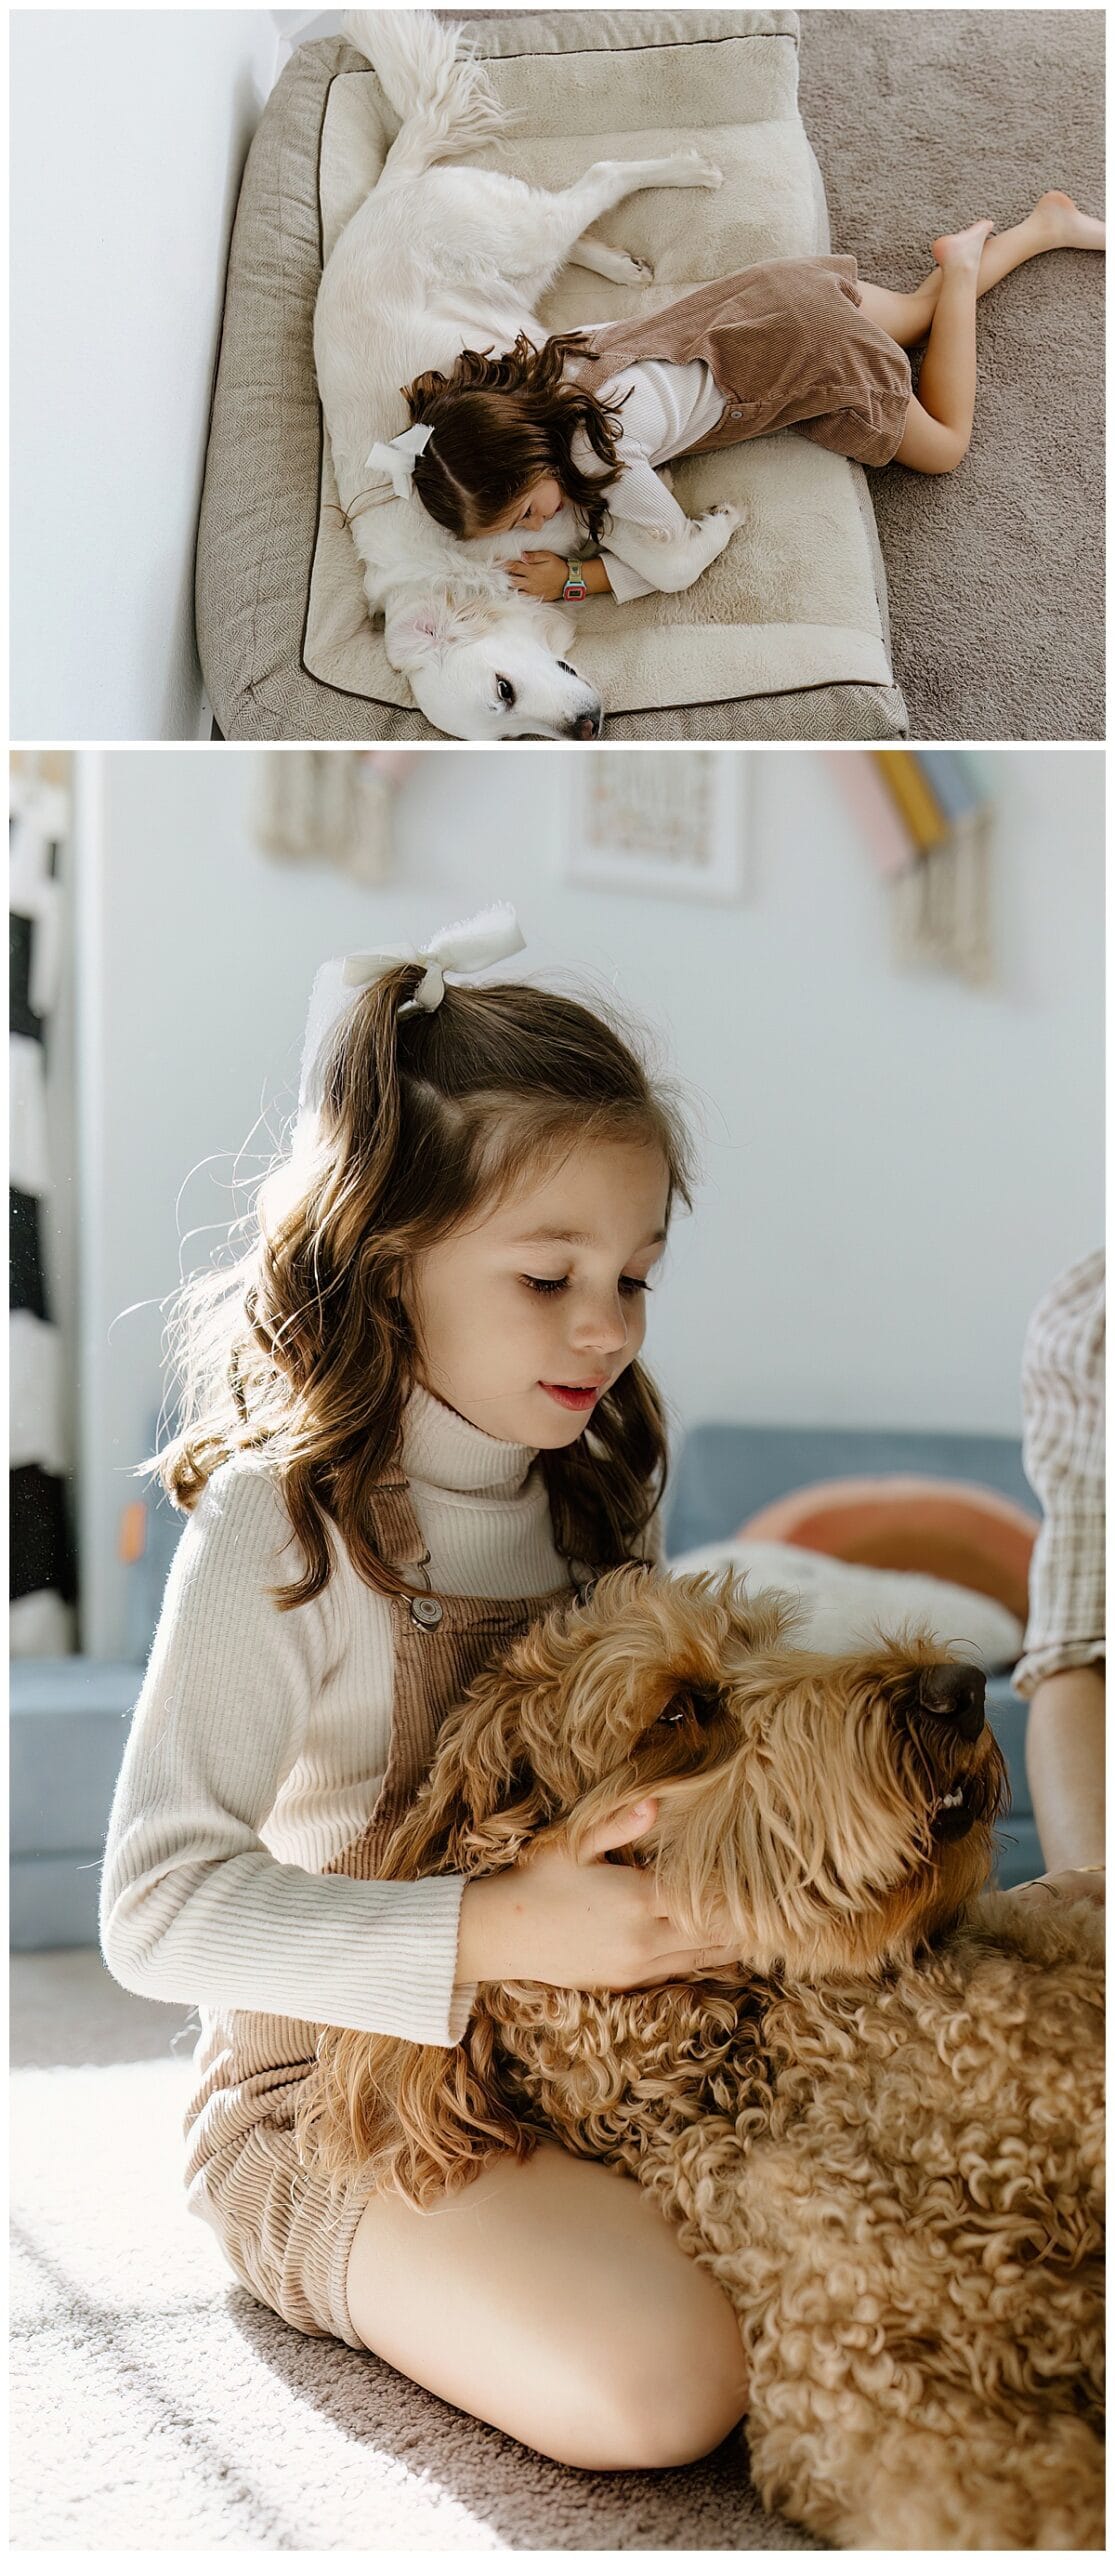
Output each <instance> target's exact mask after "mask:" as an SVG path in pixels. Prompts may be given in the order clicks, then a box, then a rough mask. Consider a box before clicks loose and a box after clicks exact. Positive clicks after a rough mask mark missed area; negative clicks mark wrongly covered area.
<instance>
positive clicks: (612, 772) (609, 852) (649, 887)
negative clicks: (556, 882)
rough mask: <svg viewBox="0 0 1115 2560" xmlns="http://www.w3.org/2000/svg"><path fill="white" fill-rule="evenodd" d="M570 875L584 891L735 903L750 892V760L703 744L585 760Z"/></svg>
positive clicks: (574, 796)
mask: <svg viewBox="0 0 1115 2560" xmlns="http://www.w3.org/2000/svg"><path fill="white" fill-rule="evenodd" d="M577 768H578V770H577V772H576V775H575V776H574V779H573V788H572V792H571V805H570V832H569V843H568V849H567V854H566V864H565V870H566V877H567V879H569V880H573V881H576V882H577V883H578V885H579V886H580V887H581V888H585V889H632V890H635V891H636V892H637V893H638V895H639V896H640V897H644V898H645V897H647V896H654V895H655V893H657V894H658V895H659V896H660V897H669V898H702V899H707V900H710V901H719V902H720V903H721V904H725V905H726V904H731V903H733V902H734V901H735V900H737V899H739V898H742V897H743V896H744V894H745V890H746V886H747V877H748V862H749V854H750V827H751V807H750V801H751V793H750V772H749V759H748V758H747V757H746V756H740V755H724V754H722V753H716V752H714V751H713V750H711V749H710V750H706V749H704V748H692V747H684V748H670V747H665V748H661V749H659V748H656V747H629V748H615V747H612V748H608V747H597V748H595V749H594V750H593V753H592V754H591V755H590V756H579V757H578V758H577Z"/></svg>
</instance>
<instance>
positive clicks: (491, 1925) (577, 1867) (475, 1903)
mask: <svg viewBox="0 0 1115 2560" xmlns="http://www.w3.org/2000/svg"><path fill="white" fill-rule="evenodd" d="M657 1813H658V1807H657V1805H656V1804H654V1803H644V1804H638V1805H629V1806H628V1807H627V1808H626V1810H625V1811H624V1812H623V1813H621V1814H620V1813H617V1814H615V1815H613V1817H612V1819H611V1820H610V1821H609V1822H604V1823H601V1824H599V1825H598V1827H597V1829H596V1830H595V1831H594V1832H592V1833H590V1835H589V1837H588V1839H587V1840H586V1842H585V1843H584V1846H583V1847H582V1849H581V1851H580V1854H579V1856H577V1857H574V1855H573V1852H572V1850H571V1849H570V1848H569V1846H568V1844H567V1842H566V1841H565V1840H555V1841H547V1840H546V1839H545V1838H543V1840H542V1841H541V1842H540V1843H539V1845H538V1846H537V1847H536V1848H532V1850H531V1852H530V1854H529V1857H528V1858H527V1859H526V1860H525V1862H524V1863H523V1864H522V1865H521V1866H517V1867H505V1868H504V1870H503V1872H502V1874H500V1875H497V1876H483V1877H481V1878H480V1879H478V1881H477V1882H476V1883H475V1884H468V1885H466V1886H465V1890H464V1893H463V1895H462V1897H461V1928H460V1937H459V1940H458V1952H457V1972H458V1975H459V1978H460V1980H461V1981H462V1982H553V1983H556V1984H558V1985H559V1986H560V1987H561V1988H562V1989H563V1990H566V1991H637V1990H641V1989H643V1988H644V1987H649V1986H650V1985H652V1984H655V1983H659V1982H684V1981H688V1980H690V1979H692V1977H693V1976H694V1975H696V1974H699V1973H715V1972H717V1971H719V1970H720V1968H721V1967H722V1966H724V1965H726V1964H727V1965H730V1964H734V1963H736V1962H738V1950H737V1949H736V1948H735V1947H726V1946H725V1947H710V1946H700V1947H697V1946H691V1945H690V1944H689V1943H688V1942H687V1940H686V1939H684V1938H683V1937H682V1936H681V1935H680V1934H679V1931H678V1929H677V1926H676V1923H675V1922H674V1921H672V1920H670V1919H669V1918H668V1917H667V1915H666V1913H665V1912H664V1911H663V1910H661V1908H660V1906H659V1903H658V1899H657V1891H656V1886H655V1881H654V1877H653V1876H652V1875H651V1874H649V1873H648V1872H647V1870H646V1869H644V1868H641V1867H626V1866H619V1867H612V1866H608V1865H606V1864H605V1863H604V1861H605V1859H606V1855H607V1852H608V1850H609V1849H620V1848H623V1847H625V1845H626V1843H627V1842H628V1841H629V1840H637V1839H638V1838H639V1837H640V1835H641V1834H642V1833H643V1832H644V1831H649V1830H650V1828H651V1825H652V1824H653V1822H654V1821H655V1820H656V1818H657Z"/></svg>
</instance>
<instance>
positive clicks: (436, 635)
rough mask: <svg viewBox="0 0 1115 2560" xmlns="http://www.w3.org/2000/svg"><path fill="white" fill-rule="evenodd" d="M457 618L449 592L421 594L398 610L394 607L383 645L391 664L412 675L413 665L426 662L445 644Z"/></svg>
mask: <svg viewBox="0 0 1115 2560" xmlns="http://www.w3.org/2000/svg"><path fill="white" fill-rule="evenodd" d="M452 621H453V609H452V606H451V605H450V603H449V599H448V597H447V596H436V595H434V596H421V597H419V598H417V599H416V601H415V602H414V603H412V604H408V605H403V606H401V607H400V608H399V610H398V612H392V611H391V610H390V608H389V609H388V612H387V614H386V616H385V618H384V626H383V645H384V648H385V649H386V651H387V656H388V659H389V661H390V664H391V665H392V666H393V667H397V668H398V671H399V674H400V675H409V673H410V671H411V669H412V667H420V666H423V665H424V664H425V661H426V659H427V658H432V657H433V656H434V655H435V653H436V652H437V650H438V649H442V648H444V646H445V643H446V641H447V640H448V638H449V633H450V629H451V627H452Z"/></svg>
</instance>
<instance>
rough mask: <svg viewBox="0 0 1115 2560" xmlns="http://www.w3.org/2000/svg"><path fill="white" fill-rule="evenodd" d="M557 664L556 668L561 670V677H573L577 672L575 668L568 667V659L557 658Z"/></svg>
mask: <svg viewBox="0 0 1115 2560" xmlns="http://www.w3.org/2000/svg"><path fill="white" fill-rule="evenodd" d="M557 664H558V666H559V667H560V668H561V672H562V674H563V676H575V675H576V672H577V670H576V667H571V666H570V664H569V660H568V658H559V659H558V661H557Z"/></svg>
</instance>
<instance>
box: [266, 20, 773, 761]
mask: <svg viewBox="0 0 1115 2560" xmlns="http://www.w3.org/2000/svg"><path fill="white" fill-rule="evenodd" d="M345 32H346V34H347V35H348V37H349V38H350V40H351V42H352V43H353V44H354V45H356V46H357V48H358V50H359V51H360V52H361V53H363V54H364V55H366V57H367V60H368V61H369V62H370V63H371V64H372V67H373V69H374V70H375V71H376V72H377V74H378V76H379V80H380V83H381V85H382V87H383V89H384V91H385V93H386V96H387V97H388V99H389V100H390V103H391V105H392V107H393V108H394V110H395V113H396V114H397V115H398V116H399V117H400V118H401V120H402V121H401V129H400V131H399V134H398V136H397V138H396V140H395V141H394V143H393V144H392V146H391V149H390V151H389V152H388V155H387V158H386V161H385V163H384V167H383V172H382V175H381V176H380V178H379V181H378V183H377V185H376V187H375V188H374V190H373V192H372V194H371V195H370V196H369V197H368V198H367V200H366V202H365V203H364V204H363V205H361V207H360V209H359V211H358V212H357V213H355V214H354V215H353V217H352V220H351V221H350V222H349V223H348V224H347V225H346V227H345V229H344V231H343V232H342V233H341V237H340V239H339V240H338V242H337V245H336V247H335V249H334V250H333V252H332V255H331V257H330V258H329V260H328V262H327V265H326V268H325V273H324V275H323V276H322V280H321V288H320V291H319V294H318V300H317V310H316V313H315V318H314V355H315V359H316V364H317V377H318V384H319V388H320V391H321V400H322V407H323V409H324V412H325V421H326V425H327V428H328V431H329V442H330V446H331V449H332V455H333V468H334V472H335V475H336V481H337V488H338V492H339V495H340V500H341V504H342V506H343V508H344V509H345V513H346V516H347V519H348V522H349V525H350V528H351V531H352V536H353V540H354V541H355V544H356V548H357V551H358V553H359V555H360V559H361V562H362V563H363V568H364V590H365V594H366V596H367V599H368V606H369V610H370V611H371V613H373V614H376V613H382V614H383V616H384V622H385V631H384V639H385V645H386V649H387V655H388V657H389V659H390V661H391V664H392V666H393V667H397V668H398V669H399V670H400V671H401V672H402V673H404V674H405V675H406V676H407V678H408V680H409V682H410V686H411V690H412V692H413V694H414V698H415V700H416V702H417V703H418V705H419V707H420V709H421V710H422V711H424V712H425V715H426V718H427V719H428V720H429V721H430V722H431V723H432V725H433V727H434V728H436V729H441V730H443V731H445V732H446V733H447V734H448V736H450V737H452V738H524V737H544V738H595V737H598V736H599V734H600V728H601V722H602V717H603V710H602V705H601V701H600V696H599V694H598V693H597V692H596V691H595V690H594V688H593V686H592V685H590V684H588V683H587V682H586V681H585V679H584V678H583V677H582V676H579V675H578V674H577V672H576V669H575V668H573V667H571V666H570V665H569V663H568V661H567V659H565V658H564V657H563V656H561V655H560V654H559V653H560V652H561V651H562V650H564V649H567V648H568V646H569V644H570V641H571V639H572V635H573V631H574V628H575V625H574V621H573V618H572V616H571V615H570V614H569V613H568V611H566V610H563V609H562V608H561V607H560V606H557V605H550V604H542V603H539V602H536V601H535V600H534V599H533V598H530V597H524V596H520V595H518V594H516V592H515V590H514V588H513V587H512V586H511V583H510V580H509V579H508V578H507V577H506V576H505V575H504V573H503V571H502V569H501V566H500V563H501V562H502V561H505V560H507V559H510V558H513V557H515V556H516V555H517V554H518V552H520V551H521V550H523V549H525V548H528V547H529V544H530V541H531V539H532V537H531V536H530V535H529V534H521V533H510V534H494V535H492V537H491V538H490V540H480V541H476V542H468V543H463V542H458V541H457V540H456V539H455V538H454V536H453V535H452V534H449V533H447V532H445V531H444V530H443V529H442V527H441V526H440V525H438V524H435V523H434V521H433V519H432V517H430V516H428V515H427V514H426V512H425V510H424V508H423V507H422V505H421V503H420V501H419V500H418V499H417V498H416V497H415V496H414V494H413V491H408V494H407V496H406V497H405V498H402V497H399V496H397V495H396V494H395V492H394V489H393V488H392V485H391V481H390V479H389V478H387V477H386V476H385V474H384V473H383V472H382V471H379V470H374V469H370V468H369V462H368V457H369V453H370V449H371V447H372V446H373V445H374V444H376V443H378V442H381V441H386V440H388V439H390V438H392V437H394V436H396V435H397V434H398V433H399V431H400V430H401V429H402V428H404V427H405V426H406V424H407V416H406V409H405V405H404V403H403V400H402V397H401V392H400V385H401V384H403V383H407V382H412V381H413V380H414V378H415V376H416V375H417V374H419V373H425V372H427V371H429V370H431V369H434V368H436V369H437V370H438V371H447V370H448V368H449V367H450V366H451V365H452V363H453V362H454V360H455V358H456V357H457V356H458V355H459V354H460V353H461V350H462V348H464V347H475V348H486V347H493V348H494V349H495V350H496V351H497V352H498V353H502V352H503V351H504V350H506V349H507V348H508V347H510V346H512V345H513V344H514V341H515V338H516V337H517V336H518V334H519V332H520V330H521V331H522V332H523V333H524V335H525V336H526V337H528V338H529V339H530V340H531V342H532V343H533V344H534V345H536V346H537V345H541V344H542V342H543V340H544V338H545V334H546V333H545V330H544V329H543V328H542V327H541V325H540V323H539V322H538V321H537V320H536V319H535V316H534V305H535V303H536V302H537V300H538V297H539V296H540V295H541V294H542V293H544V292H545V290H546V288H547V286H548V285H550V284H551V283H552V282H553V279H554V277H555V276H556V275H557V274H558V272H559V270H560V268H561V267H562V266H564V265H565V264H566V262H567V261H570V260H571V261H572V262H573V263H574V264H576V265H577V266H582V267H588V268H590V269H591V270H592V271H593V273H595V274H596V275H604V276H610V277H613V278H615V279H616V280H618V281H620V282H626V281H630V280H631V279H632V278H633V277H637V276H639V277H641V276H645V275H646V274H647V273H648V270H647V268H646V267H645V266H644V265H642V264H641V263H640V262H639V261H638V260H637V259H634V258H629V257H628V256H627V255H626V253H625V252H624V251H622V250H618V249H610V248H608V247H606V245H605V243H604V242H603V241H601V240H590V239H586V238H585V236H584V234H585V233H586V231H587V229H588V226H589V224H590V223H592V222H595V221H596V220H597V219H598V218H599V216H600V215H601V214H602V213H606V212H607V211H608V209H609V208H610V207H611V206H613V205H617V204H620V203H621V202H622V200H623V198H624V197H625V196H628V195H632V194H634V193H635V191H636V190H637V189H638V188H641V187H717V186H719V185H720V182H721V173H720V171H719V169H716V168H714V167H713V165H712V163H711V162H710V161H707V160H703V159H702V158H701V156H700V154H699V153H698V152H695V151H680V152H676V153H675V154H674V155H673V156H672V158H670V159H664V160H631V161H627V162H621V161H616V160H600V161H597V162H596V163H595V165H594V166H593V167H592V168H591V169H588V170H586V172H585V175H584V177H583V178H579V179H578V180H577V181H576V183H575V184H574V185H573V186H570V187H566V188H563V189H562V190H561V192H560V193H557V194H550V193H549V192H547V191H546V190H544V189H542V188H540V187H528V186H524V185H523V183H522V181H521V180H520V179H518V178H509V177H504V176H503V175H501V174H500V173H499V172H497V171H495V170H490V169H478V168H475V167H470V168H460V167H456V166H454V167H450V168H446V167H444V166H440V165H438V164H439V163H442V162H444V161H445V160H446V159H448V158H450V157H455V156H456V155H457V154H459V153H461V152H464V151H468V150H470V149H472V148H474V147H475V146H476V145H478V144H479V143H481V142H484V141H486V140H488V139H489V138H491V136H493V135H494V134H496V133H498V132H500V131H501V130H502V129H503V126H504V124H505V121H506V119H505V117H504V113H503V110H502V108H501V107H500V105H499V102H498V100H497V99H496V97H495V95H494V93H493V91H492V88H491V84H490V81H489V79H488V75H487V72H486V71H485V69H484V67H483V65H482V64H481V63H479V62H477V61H475V60H474V59H472V58H471V56H470V55H469V54H468V53H467V52H466V51H465V50H464V47H463V30H462V29H461V28H459V27H450V26H446V25H444V24H442V23H441V22H440V21H439V20H438V19H436V18H434V17H433V16H431V15H429V14H428V13H427V12H426V11H424V10H404V9H399V10H391V11H389V12H385V13H383V14H380V13H378V12H376V11H372V10H356V11H354V12H353V13H352V14H351V15H350V16H349V17H348V18H346V20H345ZM739 521H740V517H739V514H738V512H737V510H736V509H735V508H731V507H725V508H723V509H720V510H718V511H716V512H715V513H712V514H710V515H708V516H703V517H699V518H696V519H694V521H693V524H692V528H691V532H692V543H691V544H689V543H687V545H686V574H685V576H684V578H681V577H679V579H678V583H679V584H685V585H689V584H690V583H691V582H692V579H693V578H695V577H697V576H699V575H700V572H701V571H702V570H703V569H705V568H707V567H708V564H709V562H710V561H711V560H714V559H715V558H716V556H717V553H718V552H720V551H722V550H723V549H724V546H725V544H726V543H727V542H728V541H729V539H730V537H731V535H732V533H733V531H734V529H735V526H736V525H737V524H738V522H739ZM563 523H564V515H563V516H561V517H555V519H554V524H553V527H551V528H550V530H551V532H552V533H555V539H556V540H557V542H558V547H559V548H560V547H561V535H560V533H558V532H556V529H557V528H560V527H562V525H563ZM567 538H568V541H569V544H570V547H572V545H573V543H574V542H575V539H576V536H575V531H574V529H573V526H572V519H570V526H569V532H568V537H567ZM660 542H661V537H659V538H658V541H657V542H656V541H655V538H654V537H653V536H651V535H648V536H647V544H648V566H647V571H646V574H647V575H648V576H649V577H650V578H652V579H653V580H654V581H655V583H662V584H664V583H665V580H664V579H663V578H662V576H661V569H662V554H661V549H660V547H659V546H660ZM628 556H631V557H633V556H634V555H633V554H629V555H628ZM635 565H636V566H638V565H640V564H639V563H638V562H637V561H636V563H635Z"/></svg>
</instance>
